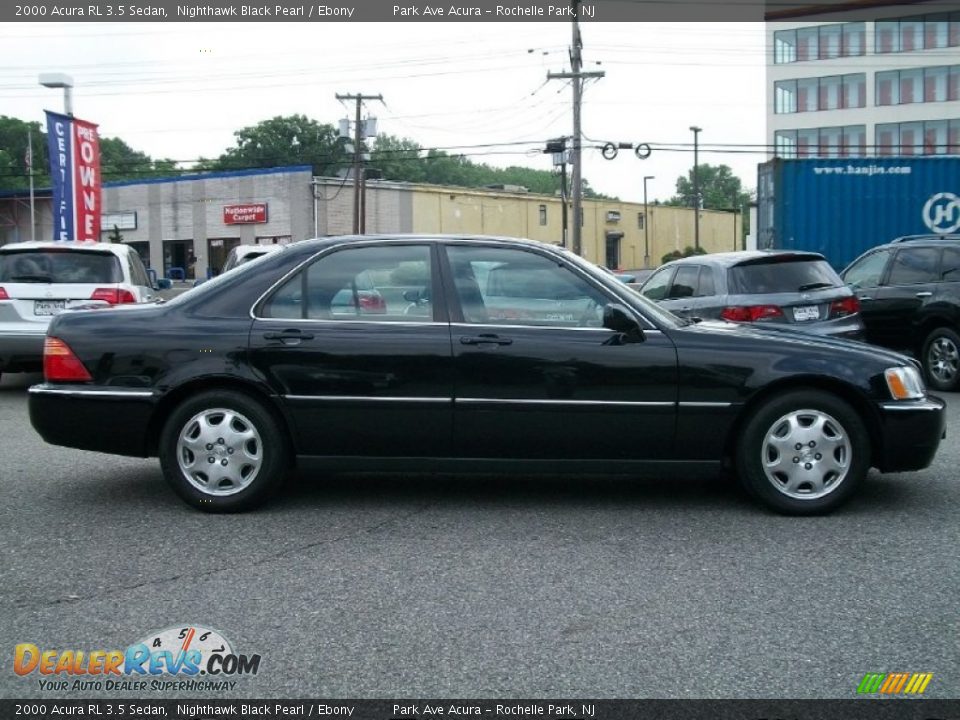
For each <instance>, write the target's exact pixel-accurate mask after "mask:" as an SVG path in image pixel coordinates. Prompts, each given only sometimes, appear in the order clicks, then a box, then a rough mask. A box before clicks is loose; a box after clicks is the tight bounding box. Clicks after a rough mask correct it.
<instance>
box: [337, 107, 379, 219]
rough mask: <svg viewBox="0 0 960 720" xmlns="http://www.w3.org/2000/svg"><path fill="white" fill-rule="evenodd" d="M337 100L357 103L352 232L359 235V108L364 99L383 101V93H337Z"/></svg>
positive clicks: (360, 210) (354, 136)
mask: <svg viewBox="0 0 960 720" xmlns="http://www.w3.org/2000/svg"><path fill="white" fill-rule="evenodd" d="M336 97H337V100H340V101H343V100H354V101H356V103H357V114H356V119H355V122H354V128H353V234H354V235H359V234H360V233H361V232H362V230H361V229H360V228H361V218H360V213H361V212H362V211H363V209H362V207H361V204H360V171H361V153H360V142H361V140H362V138H363V126H362V125H361V124H360V122H361V120H360V108H361V106H362V105H363V101H364V100H379V101H380V102H383V95H364V94H363V93H357V94H356V95H341V94H340V93H337V96H336Z"/></svg>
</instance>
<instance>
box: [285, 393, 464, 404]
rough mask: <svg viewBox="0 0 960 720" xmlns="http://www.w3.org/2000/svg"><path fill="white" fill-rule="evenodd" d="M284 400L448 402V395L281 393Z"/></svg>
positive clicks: (449, 399) (451, 400)
mask: <svg viewBox="0 0 960 720" xmlns="http://www.w3.org/2000/svg"><path fill="white" fill-rule="evenodd" d="M281 397H282V398H283V399H284V400H321V401H323V402H328V401H330V402H411V403H450V402H453V398H450V397H394V396H387V395H282V396H281Z"/></svg>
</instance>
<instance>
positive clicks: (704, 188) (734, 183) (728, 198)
mask: <svg viewBox="0 0 960 720" xmlns="http://www.w3.org/2000/svg"><path fill="white" fill-rule="evenodd" d="M697 179H698V181H699V188H700V197H701V198H702V202H701V205H700V206H701V207H702V208H704V209H705V210H737V211H741V212H743V231H744V232H745V233H746V232H749V230H750V214H749V213H748V212H745V210H746V208H747V207H748V205H749V203H750V201H751V199H752V197H753V194H752V193H751V192H750V191H749V190H745V189H744V188H743V183H742V182H741V181H740V178H738V177H737V176H736V175H734V174H733V170H731V169H730V166H729V165H709V164H701V165H699V166H698V168H697ZM693 196H694V192H693V168H690V171H689V172H688V173H687V174H686V175H681V176H680V177H678V178H677V193H676V195H674V196H673V197H672V198H670V199H669V200H668V201H667V202H666V203H664V204H665V205H674V206H681V207H693V206H694V200H693Z"/></svg>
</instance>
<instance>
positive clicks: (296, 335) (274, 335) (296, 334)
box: [263, 330, 313, 342]
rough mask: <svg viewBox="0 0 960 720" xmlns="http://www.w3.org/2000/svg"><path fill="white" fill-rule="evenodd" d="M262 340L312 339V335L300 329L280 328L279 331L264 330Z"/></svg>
mask: <svg viewBox="0 0 960 720" xmlns="http://www.w3.org/2000/svg"><path fill="white" fill-rule="evenodd" d="M263 339H264V340H280V341H281V342H286V341H287V340H297V341H299V340H313V335H310V334H309V333H305V332H303V331H302V330H281V331H280V332H266V333H264V334H263Z"/></svg>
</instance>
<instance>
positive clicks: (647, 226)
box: [643, 175, 655, 268]
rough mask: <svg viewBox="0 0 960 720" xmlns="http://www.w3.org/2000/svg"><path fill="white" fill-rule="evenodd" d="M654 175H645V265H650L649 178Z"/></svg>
mask: <svg viewBox="0 0 960 720" xmlns="http://www.w3.org/2000/svg"><path fill="white" fill-rule="evenodd" d="M654 179H655V178H654V176H653V175H644V177H643V267H644V268H649V267H650V207H649V205H647V180H654Z"/></svg>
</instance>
